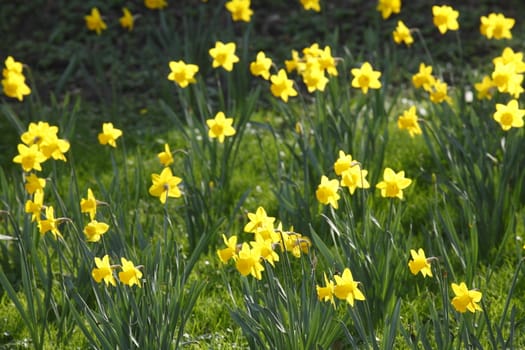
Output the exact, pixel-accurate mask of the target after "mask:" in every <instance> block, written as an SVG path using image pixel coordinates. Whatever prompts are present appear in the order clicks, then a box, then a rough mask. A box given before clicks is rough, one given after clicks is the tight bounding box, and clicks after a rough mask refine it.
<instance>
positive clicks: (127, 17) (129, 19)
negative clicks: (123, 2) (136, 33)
mask: <svg viewBox="0 0 525 350" xmlns="http://www.w3.org/2000/svg"><path fill="white" fill-rule="evenodd" d="M119 23H120V26H121V27H122V28H124V29H127V30H129V31H130V32H131V31H132V30H133V25H134V24H135V19H134V18H133V15H132V14H131V12H130V11H129V10H128V9H127V8H126V7H123V8H122V17H120V18H119Z"/></svg>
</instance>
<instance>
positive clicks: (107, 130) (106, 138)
mask: <svg viewBox="0 0 525 350" xmlns="http://www.w3.org/2000/svg"><path fill="white" fill-rule="evenodd" d="M121 136H122V130H120V129H117V128H115V127H114V126H113V123H103V124H102V132H101V133H99V134H98V142H99V143H100V144H101V145H110V146H111V147H117V143H116V141H117V139H118V138H119V137H121Z"/></svg>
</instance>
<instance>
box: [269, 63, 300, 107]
mask: <svg viewBox="0 0 525 350" xmlns="http://www.w3.org/2000/svg"><path fill="white" fill-rule="evenodd" d="M270 81H271V82H272V85H271V86H270V91H271V92H272V95H274V96H275V97H279V98H281V99H282V100H283V101H284V102H288V97H290V96H297V91H296V90H295V89H294V87H293V80H291V79H288V75H287V74H286V72H285V71H284V69H279V72H278V73H277V74H274V75H272V76H270Z"/></svg>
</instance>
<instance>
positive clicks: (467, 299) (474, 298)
mask: <svg viewBox="0 0 525 350" xmlns="http://www.w3.org/2000/svg"><path fill="white" fill-rule="evenodd" d="M452 290H453V291H454V294H455V295H456V296H455V297H454V298H453V299H452V305H453V306H454V308H455V309H456V311H458V312H461V313H465V312H467V310H468V311H470V312H472V313H475V312H476V310H479V311H482V310H483V309H482V308H481V306H479V305H478V304H477V303H479V302H480V301H481V297H482V294H481V292H480V291H477V290H473V289H471V290H469V289H468V288H467V285H466V284H465V282H461V283H460V284H459V285H457V284H456V283H452Z"/></svg>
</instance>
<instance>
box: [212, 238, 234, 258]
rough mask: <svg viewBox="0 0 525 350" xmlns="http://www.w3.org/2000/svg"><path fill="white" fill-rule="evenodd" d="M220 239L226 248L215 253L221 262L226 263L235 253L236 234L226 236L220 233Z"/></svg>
mask: <svg viewBox="0 0 525 350" xmlns="http://www.w3.org/2000/svg"><path fill="white" fill-rule="evenodd" d="M222 239H223V241H224V244H226V248H224V249H219V250H217V255H218V256H219V259H220V260H221V262H223V263H227V262H228V261H229V260H230V259H232V258H233V257H234V256H235V255H236V254H237V236H235V235H234V236H231V237H230V238H226V236H225V235H222Z"/></svg>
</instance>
